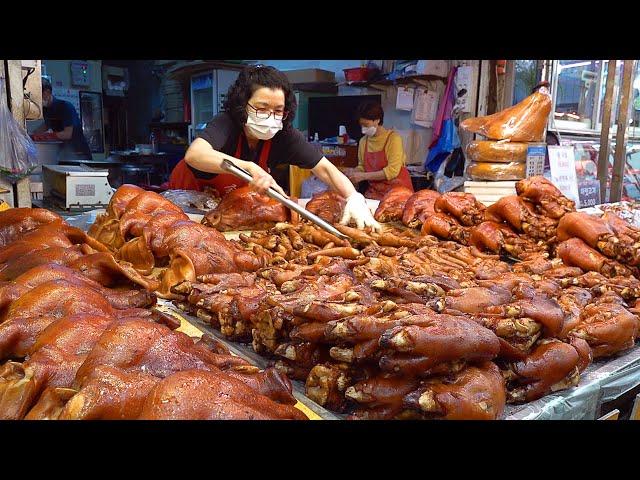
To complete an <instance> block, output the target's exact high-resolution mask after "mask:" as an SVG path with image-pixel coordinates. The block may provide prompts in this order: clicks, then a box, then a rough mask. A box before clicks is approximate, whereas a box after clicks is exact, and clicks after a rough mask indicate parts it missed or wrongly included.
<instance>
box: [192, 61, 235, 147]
mask: <svg viewBox="0 0 640 480" xmlns="http://www.w3.org/2000/svg"><path fill="white" fill-rule="evenodd" d="M239 73H240V72H238V71H237V70H221V69H217V70H210V71H208V72H203V73H199V74H196V75H193V76H192V77H191V125H192V127H193V133H192V135H193V137H197V136H198V134H199V133H200V132H202V130H204V129H205V127H206V126H207V123H208V122H209V121H210V120H211V119H212V118H213V117H215V116H216V115H217V114H218V113H220V112H221V111H222V103H223V102H224V99H225V97H226V95H227V91H228V90H229V87H230V86H231V85H232V84H233V82H235V81H236V78H238V75H239Z"/></svg>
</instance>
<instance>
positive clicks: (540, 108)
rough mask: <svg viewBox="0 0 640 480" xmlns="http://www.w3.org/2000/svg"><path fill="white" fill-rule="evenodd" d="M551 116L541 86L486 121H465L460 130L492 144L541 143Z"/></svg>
mask: <svg viewBox="0 0 640 480" xmlns="http://www.w3.org/2000/svg"><path fill="white" fill-rule="evenodd" d="M550 112H551V94H550V93H549V89H548V88H547V86H542V87H540V88H539V89H538V90H537V91H536V92H534V93H532V94H531V95H529V96H528V97H527V98H525V99H524V100H522V101H521V102H520V103H517V104H515V105H514V106H513V107H509V108H506V109H504V110H502V111H500V112H497V113H494V114H493V115H488V116H486V117H474V118H467V119H466V120H465V121H463V122H462V123H460V127H461V128H462V129H463V130H466V131H468V132H472V133H478V134H480V135H484V136H485V137H487V138H490V139H492V140H511V141H512V142H541V141H543V139H544V129H545V127H546V125H547V119H548V118H549V113H550Z"/></svg>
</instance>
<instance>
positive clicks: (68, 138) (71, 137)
mask: <svg viewBox="0 0 640 480" xmlns="http://www.w3.org/2000/svg"><path fill="white" fill-rule="evenodd" d="M42 115H43V117H44V124H43V125H42V126H40V127H39V128H38V129H37V130H36V132H35V133H34V134H33V139H34V140H35V141H46V140H62V142H63V145H62V149H61V151H60V154H59V158H60V159H64V160H71V159H77V160H91V159H92V156H91V149H90V148H89V143H88V142H87V139H86V138H85V136H84V133H83V132H82V123H81V122H80V116H79V115H78V112H77V111H76V109H75V108H74V106H73V105H72V104H71V103H69V102H67V101H65V100H60V99H58V98H55V97H54V96H53V94H52V91H51V83H50V82H49V80H47V79H46V78H43V79H42Z"/></svg>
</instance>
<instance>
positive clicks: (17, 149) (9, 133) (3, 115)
mask: <svg viewBox="0 0 640 480" xmlns="http://www.w3.org/2000/svg"><path fill="white" fill-rule="evenodd" d="M4 91H5V80H4V78H0V92H4ZM37 154H38V152H37V150H36V146H35V144H34V143H33V140H31V138H29V135H28V134H27V132H26V131H25V130H24V128H22V126H21V125H20V124H19V123H18V122H16V120H15V118H13V115H12V114H11V112H10V111H9V107H8V105H7V102H6V98H5V96H4V95H0V173H2V174H3V175H4V176H5V177H6V178H8V179H9V181H12V182H17V181H18V180H20V179H22V178H24V177H26V176H28V175H29V174H30V173H31V172H32V171H33V170H34V169H35V168H36V166H37V159H36V157H37Z"/></svg>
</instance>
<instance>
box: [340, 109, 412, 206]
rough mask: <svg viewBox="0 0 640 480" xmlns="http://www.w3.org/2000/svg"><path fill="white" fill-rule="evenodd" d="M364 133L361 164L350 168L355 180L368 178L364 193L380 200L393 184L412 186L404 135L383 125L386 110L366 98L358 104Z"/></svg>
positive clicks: (359, 151) (360, 157) (360, 149)
mask: <svg viewBox="0 0 640 480" xmlns="http://www.w3.org/2000/svg"><path fill="white" fill-rule="evenodd" d="M358 117H359V123H360V126H361V127H362V133H363V135H364V136H363V137H362V138H361V139H360V143H359V144H358V168H357V169H351V170H349V171H347V176H348V177H349V178H350V179H351V181H352V182H353V183H354V184H356V185H357V184H358V183H360V182H362V181H367V182H368V183H369V186H368V188H367V190H366V192H365V197H367V198H372V199H374V200H380V199H381V198H382V197H384V194H385V193H387V192H388V191H389V190H390V189H391V188H393V187H395V186H400V185H402V186H404V187H407V188H410V189H411V190H413V186H412V184H411V177H410V176H409V171H408V170H407V167H405V158H406V157H405V154H404V148H403V146H402V137H400V135H398V134H397V133H396V132H394V131H393V130H387V129H386V128H384V127H383V126H382V122H383V120H384V111H383V110H382V106H380V104H379V103H376V102H373V101H366V102H364V103H362V104H361V105H360V106H359V107H358Z"/></svg>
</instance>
